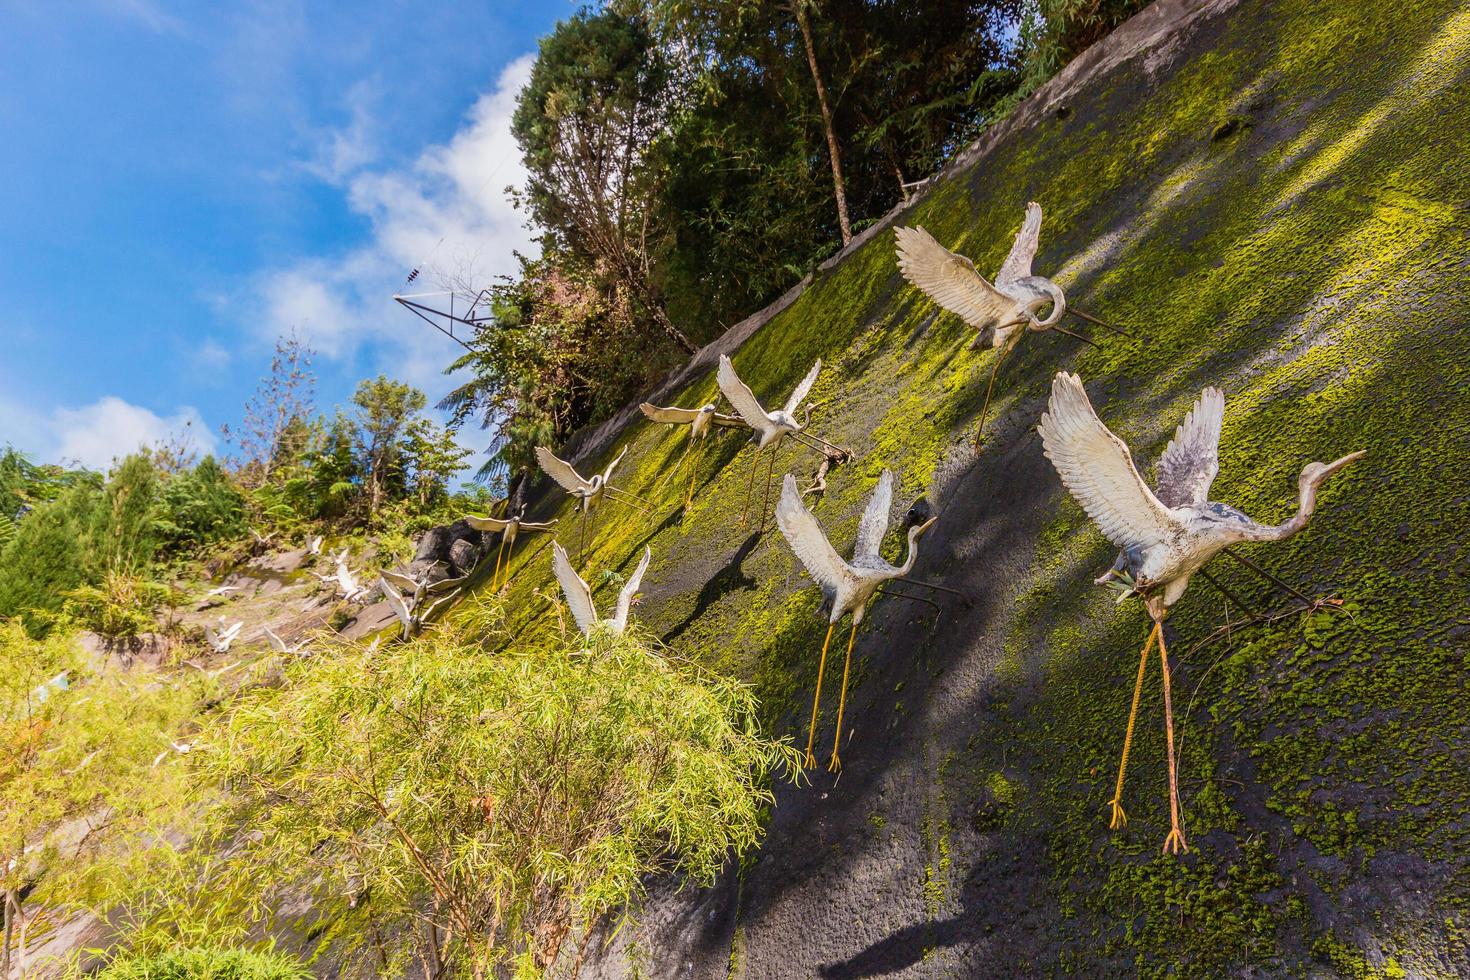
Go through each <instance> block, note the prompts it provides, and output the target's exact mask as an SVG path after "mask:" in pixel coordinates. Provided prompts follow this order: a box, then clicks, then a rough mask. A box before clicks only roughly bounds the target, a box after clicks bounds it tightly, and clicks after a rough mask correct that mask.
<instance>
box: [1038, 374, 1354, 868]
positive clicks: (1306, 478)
mask: <svg viewBox="0 0 1470 980" xmlns="http://www.w3.org/2000/svg"><path fill="white" fill-rule="evenodd" d="M1224 412H1225V397H1224V395H1223V394H1221V392H1220V390H1219V389H1218V388H1206V389H1205V391H1204V392H1203V394H1201V395H1200V398H1199V401H1198V402H1196V403H1195V406H1194V408H1193V409H1192V410H1191V411H1190V413H1189V415H1188V416H1186V417H1185V420H1184V422H1183V424H1181V425H1180V426H1179V428H1178V429H1176V430H1175V433H1174V439H1173V440H1172V441H1171V442H1170V443H1169V446H1168V448H1167V449H1165V450H1164V454H1163V456H1162V457H1161V458H1160V460H1159V467H1158V476H1159V492H1158V493H1157V494H1155V493H1154V492H1153V491H1152V490H1150V489H1149V488H1148V485H1147V484H1145V483H1144V482H1143V478H1142V477H1140V476H1139V475H1138V470H1137V469H1136V468H1135V467H1134V465H1133V458H1132V456H1131V455H1130V454H1129V452H1128V447H1127V445H1125V444H1124V442H1123V440H1121V439H1119V438H1118V437H1117V436H1116V435H1114V434H1113V433H1112V432H1111V431H1109V430H1108V428H1107V426H1105V425H1103V423H1102V420H1101V419H1099V418H1098V417H1097V413H1096V412H1095V411H1094V410H1093V407H1092V403H1091V402H1090V401H1089V400H1088V398H1087V391H1086V390H1085V389H1084V388H1083V387H1082V382H1081V380H1080V379H1078V377H1077V376H1076V375H1075V374H1067V373H1066V372H1061V373H1058V374H1057V376H1056V378H1055V379H1053V381H1052V392H1051V403H1050V406H1049V410H1048V411H1047V413H1046V414H1044V415H1042V417H1041V424H1040V425H1039V426H1038V430H1039V431H1040V433H1041V441H1042V445H1043V446H1044V447H1045V451H1046V455H1047V458H1049V459H1050V460H1051V461H1052V464H1053V465H1054V466H1055V467H1056V469H1057V473H1058V475H1060V476H1061V478H1062V483H1063V484H1065V485H1066V487H1067V489H1068V491H1070V492H1071V494H1072V496H1073V497H1074V498H1076V500H1077V502H1078V503H1079V504H1081V505H1082V509H1083V510H1085V511H1086V512H1087V516H1088V517H1090V518H1092V522H1093V523H1094V524H1096V525H1097V527H1098V529H1099V530H1101V531H1102V533H1103V535H1104V536H1105V537H1106V538H1107V539H1108V540H1109V541H1111V542H1112V543H1113V544H1115V545H1117V546H1118V547H1119V548H1121V549H1122V550H1123V556H1122V562H1121V564H1122V566H1123V568H1122V571H1126V573H1127V576H1128V578H1127V581H1128V582H1129V584H1130V585H1131V590H1130V591H1131V592H1132V593H1136V594H1139V595H1141V596H1143V598H1144V602H1145V604H1146V606H1147V608H1148V613H1149V616H1150V617H1151V618H1152V619H1153V621H1154V625H1153V629H1152V631H1150V633H1149V636H1148V640H1147V641H1146V642H1145V643H1144V646H1143V652H1142V653H1141V654H1140V655H1139V662H1138V680H1137V683H1136V684H1135V686H1134V690H1133V707H1132V709H1131V710H1130V712H1129V716H1128V730H1127V733H1126V735H1125V736H1124V740H1123V761H1122V763H1121V764H1120V765H1119V768H1118V784H1117V789H1116V791H1115V792H1114V794H1113V799H1112V802H1111V806H1112V820H1111V826H1112V827H1114V828H1117V827H1121V826H1124V825H1125V824H1126V823H1127V821H1128V818H1127V815H1126V814H1125V813H1124V812H1123V807H1122V803H1121V800H1122V795H1123V775H1124V772H1125V770H1126V769H1127V766H1128V750H1129V748H1130V747H1131V745H1132V742H1133V725H1134V721H1135V719H1136V717H1137V713H1138V698H1139V692H1140V691H1141V689H1142V686H1143V678H1144V673H1145V669H1146V668H1147V666H1148V655H1149V650H1150V649H1151V648H1152V646H1153V644H1154V643H1155V642H1157V643H1158V645H1159V663H1160V666H1161V667H1162V669H1163V675H1164V722H1165V734H1166V742H1167V748H1168V756H1169V816H1170V820H1171V822H1172V828H1171V829H1170V831H1169V836H1168V837H1166V838H1165V839H1164V851H1165V852H1167V853H1172V854H1179V853H1183V852H1185V851H1188V850H1189V845H1188V843H1187V842H1186V841H1185V838H1184V827H1183V824H1182V821H1181V819H1180V808H1179V780H1178V770H1177V765H1176V760H1175V755H1174V713H1173V705H1172V701H1171V694H1170V678H1169V653H1168V649H1167V648H1166V646H1165V643H1164V630H1163V623H1164V617H1165V616H1167V615H1168V613H1169V607H1170V606H1172V605H1174V603H1176V602H1178V601H1179V599H1180V597H1181V596H1183V595H1184V590H1185V589H1186V588H1188V587H1189V580H1190V578H1191V577H1192V576H1193V575H1194V574H1195V573H1197V572H1200V571H1202V570H1203V568H1204V565H1205V564H1206V563H1207V562H1208V561H1209V560H1210V559H1211V558H1213V557H1215V556H1216V555H1217V554H1219V553H1220V552H1221V551H1223V550H1224V549H1226V548H1228V547H1229V546H1231V545H1233V544H1237V543H1240V542H1245V541H1280V540H1282V539H1284V538H1289V537H1291V536H1292V535H1294V534H1296V533H1297V532H1299V531H1301V530H1302V528H1304V527H1306V526H1307V522H1308V521H1310V520H1311V518H1312V514H1313V512H1314V511H1315V510H1316V506H1317V489H1318V488H1319V487H1320V486H1321V485H1322V483H1323V482H1324V481H1325V480H1326V479H1327V478H1328V477H1330V476H1332V475H1333V474H1334V473H1336V472H1338V471H1339V470H1341V469H1342V468H1343V467H1345V466H1347V465H1348V464H1349V463H1352V462H1354V461H1355V460H1359V459H1362V458H1363V456H1364V455H1365V453H1363V452H1355V453H1350V454H1348V455H1346V456H1344V457H1342V458H1341V459H1339V460H1336V461H1334V462H1332V463H1326V464H1323V463H1308V464H1307V465H1306V466H1305V467H1304V468H1303V469H1302V472H1301V476H1300V477H1299V478H1298V480H1297V493H1298V504H1297V513H1296V515H1295V516H1294V517H1292V518H1291V519H1290V520H1288V521H1286V522H1284V523H1282V524H1274V525H1269V524H1260V523H1258V522H1256V521H1253V520H1251V519H1250V518H1249V517H1247V516H1246V515H1245V514H1243V513H1241V512H1240V511H1238V510H1236V509H1235V508H1234V507H1231V506H1229V505H1228V504H1222V503H1215V502H1213V501H1211V500H1210V499H1209V491H1210V484H1211V483H1212V482H1214V479H1215V474H1216V473H1217V472H1219V468H1220V457H1219V451H1220V425H1221V420H1222V419H1223V417H1224ZM1117 575H1118V572H1113V571H1110V572H1109V573H1108V574H1107V575H1104V576H1103V577H1102V578H1101V579H1099V580H1098V581H1099V582H1105V581H1108V580H1109V579H1111V578H1113V577H1115V576H1117Z"/></svg>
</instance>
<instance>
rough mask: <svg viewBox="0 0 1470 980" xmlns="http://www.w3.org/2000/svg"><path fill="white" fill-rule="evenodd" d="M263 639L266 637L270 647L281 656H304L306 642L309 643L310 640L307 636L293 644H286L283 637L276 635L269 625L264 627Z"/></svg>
mask: <svg viewBox="0 0 1470 980" xmlns="http://www.w3.org/2000/svg"><path fill="white" fill-rule="evenodd" d="M265 639H266V642H267V643H269V644H270V648H271V649H272V650H274V651H275V652H276V653H279V654H281V655H283V656H303V657H304V656H305V655H306V654H305V652H304V651H305V650H306V647H307V644H309V643H310V642H311V639H310V638H309V637H308V638H306V639H303V640H301V641H300V642H299V643H297V644H295V645H294V646H288V645H287V644H286V641H285V640H283V639H281V638H280V637H279V636H278V635H276V631H275V630H273V629H271V628H270V627H269V626H267V627H265Z"/></svg>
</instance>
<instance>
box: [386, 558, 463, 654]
mask: <svg viewBox="0 0 1470 980" xmlns="http://www.w3.org/2000/svg"><path fill="white" fill-rule="evenodd" d="M464 579H465V577H464V576H460V577H459V578H447V579H441V580H440V581H438V582H429V581H427V580H426V579H422V578H414V577H412V576H409V575H404V574H403V573H402V572H383V573H382V574H381V575H380V576H378V591H379V592H381V593H382V594H383V598H384V599H387V600H388V608H390V609H392V610H393V615H394V617H395V618H397V620H398V624H399V625H400V626H401V627H402V628H403V639H404V641H405V642H406V641H408V640H410V639H412V638H413V635H414V634H415V633H417V632H418V631H419V630H420V629H422V628H423V625H424V623H426V622H428V621H429V620H430V619H431V618H432V617H433V615H434V613H436V612H438V611H439V608H440V607H441V606H443V605H444V604H445V603H447V602H450V601H452V600H453V599H454V597H455V596H456V595H458V594H459V586H460V585H461V584H462V583H463V582H464Z"/></svg>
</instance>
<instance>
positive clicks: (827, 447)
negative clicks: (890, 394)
mask: <svg viewBox="0 0 1470 980" xmlns="http://www.w3.org/2000/svg"><path fill="white" fill-rule="evenodd" d="M821 370H822V361H821V358H818V359H817V360H816V361H815V362H813V363H812V368H811V370H810V371H808V372H807V373H806V377H804V378H802V379H801V383H800V384H798V385H797V386H796V388H795V389H794V390H793V391H792V392H791V396H790V397H789V398H787V399H786V405H785V407H783V408H778V409H777V410H776V411H774V412H768V411H766V410H765V408H763V407H762V406H761V403H760V402H758V401H756V397H755V393H754V392H752V391H751V390H750V386H749V385H747V384H746V383H745V382H744V381H741V380H740V376H739V375H737V374H736V373H735V365H734V364H732V363H730V358H729V356H728V355H726V354H721V355H720V366H719V370H718V371H716V373H715V379H716V381H718V382H719V385H720V391H722V392H723V393H724V395H725V397H726V398H728V399H729V400H730V404H731V405H733V406H734V407H735V411H737V412H739V413H740V417H741V418H742V419H744V420H745V424H746V425H748V426H750V427H751V428H752V429H754V430H755V433H756V437H757V440H758V441H757V443H756V450H755V455H754V456H752V457H751V460H750V476H749V478H748V479H747V480H746V483H745V508H744V509H743V510H742V511H741V513H740V523H741V524H744V523H745V517H746V511H748V510H749V509H750V492H751V490H752V489H753V488H754V486H755V471H756V466H757V465H758V463H759V461H760V453H761V450H762V449H765V448H766V447H768V446H769V447H770V448H771V460H770V463H769V464H768V465H767V467H766V492H765V496H763V497H762V498H761V526H762V527H764V526H765V522H766V504H767V503H768V502H769V500H770V495H771V479H772V476H773V474H774V473H775V470H776V451H777V450H778V449H779V448H780V446H781V441H782V440H783V439H785V438H786V437H787V436H790V437H791V439H792V440H793V441H794V442H796V443H797V444H798V445H801V446H805V447H806V448H807V449H810V450H812V451H813V452H815V453H820V454H821V455H822V456H823V457H826V456H827V455H828V454H829V453H831V454H834V455H836V456H837V457H838V458H842V459H845V458H846V457H847V455H848V454H847V452H846V451H845V450H842V449H838V448H837V447H836V446H834V445H832V444H831V443H830V442H827V441H826V440H825V439H819V438H817V437H816V436H814V435H812V434H811V433H809V432H806V431H805V429H806V424H805V423H804V422H798V421H797V420H796V409H797V407H798V406H799V405H800V404H801V401H802V399H804V398H805V397H806V396H807V392H809V391H811V390H812V385H814V384H816V382H817V375H818V374H820V373H821ZM807 440H811V441H810V442H809V441H807Z"/></svg>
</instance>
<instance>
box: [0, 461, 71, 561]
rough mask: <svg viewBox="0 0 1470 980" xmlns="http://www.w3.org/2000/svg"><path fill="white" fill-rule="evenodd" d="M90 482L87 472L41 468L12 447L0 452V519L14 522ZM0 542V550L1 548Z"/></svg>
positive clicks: (0, 541)
mask: <svg viewBox="0 0 1470 980" xmlns="http://www.w3.org/2000/svg"><path fill="white" fill-rule="evenodd" d="M89 478H91V474H90V473H89V472H88V471H86V470H67V469H63V468H62V467H60V466H49V465H48V466H41V465H38V464H36V463H35V462H33V461H32V460H31V458H30V457H29V456H27V455H25V454H24V453H22V452H20V451H19V450H17V449H14V448H13V447H11V446H6V447H5V450H4V451H3V452H0V518H4V519H9V520H12V521H14V520H16V519H18V518H19V517H20V515H21V512H22V511H23V510H25V509H26V508H30V507H35V506H37V505H39V504H43V503H46V502H47V501H50V500H55V499H56V498H57V497H58V496H60V495H61V493H62V492H63V491H65V490H66V489H68V488H69V487H72V486H75V485H76V484H77V483H79V482H82V481H84V480H87V479H89ZM4 543H5V542H4V541H3V540H0V547H3V546H4Z"/></svg>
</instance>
